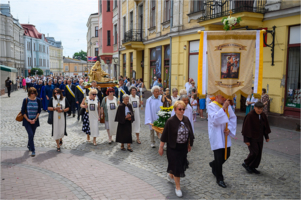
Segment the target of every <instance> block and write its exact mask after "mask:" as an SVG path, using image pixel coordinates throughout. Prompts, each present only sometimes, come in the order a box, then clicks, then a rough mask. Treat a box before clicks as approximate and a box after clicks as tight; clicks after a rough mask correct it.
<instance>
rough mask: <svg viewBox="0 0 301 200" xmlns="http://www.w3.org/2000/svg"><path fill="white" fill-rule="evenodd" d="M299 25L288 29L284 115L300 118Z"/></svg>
mask: <svg viewBox="0 0 301 200" xmlns="http://www.w3.org/2000/svg"><path fill="white" fill-rule="evenodd" d="M300 28H301V27H300V25H299V26H292V27H290V31H289V43H288V53H287V54H288V57H287V74H286V99H285V107H286V108H285V114H287V115H296V116H300V100H301V90H300V78H301V77H300V73H301V70H300V68H301V67H300V43H301V40H300V32H301V31H300Z"/></svg>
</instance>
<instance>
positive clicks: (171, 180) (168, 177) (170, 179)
mask: <svg viewBox="0 0 301 200" xmlns="http://www.w3.org/2000/svg"><path fill="white" fill-rule="evenodd" d="M167 179H168V181H169V182H171V183H175V180H173V179H172V178H170V176H169V174H167Z"/></svg>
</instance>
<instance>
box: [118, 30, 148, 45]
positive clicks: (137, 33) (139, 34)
mask: <svg viewBox="0 0 301 200" xmlns="http://www.w3.org/2000/svg"><path fill="white" fill-rule="evenodd" d="M143 33H144V31H143V29H132V30H129V31H127V32H125V33H124V38H123V40H122V43H127V42H143Z"/></svg>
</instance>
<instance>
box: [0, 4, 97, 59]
mask: <svg viewBox="0 0 301 200" xmlns="http://www.w3.org/2000/svg"><path fill="white" fill-rule="evenodd" d="M0 2H1V3H8V0H0ZM97 7H98V0H50V1H47V0H10V8H11V13H12V15H13V16H14V17H15V18H18V19H19V21H20V23H22V24H23V23H24V24H25V23H26V24H27V23H28V21H29V23H30V24H33V25H35V27H36V28H37V30H38V31H39V32H40V33H43V34H45V35H46V37H47V35H48V34H49V36H50V37H54V38H55V40H58V41H62V44H63V47H64V56H70V57H71V56H73V53H74V52H78V51H80V50H84V51H87V42H86V34H87V26H86V24H87V21H88V18H89V15H90V14H92V13H96V12H98V8H97Z"/></svg>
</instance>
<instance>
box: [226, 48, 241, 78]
mask: <svg viewBox="0 0 301 200" xmlns="http://www.w3.org/2000/svg"><path fill="white" fill-rule="evenodd" d="M239 66H240V53H221V79H229V78H232V79H239Z"/></svg>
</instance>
